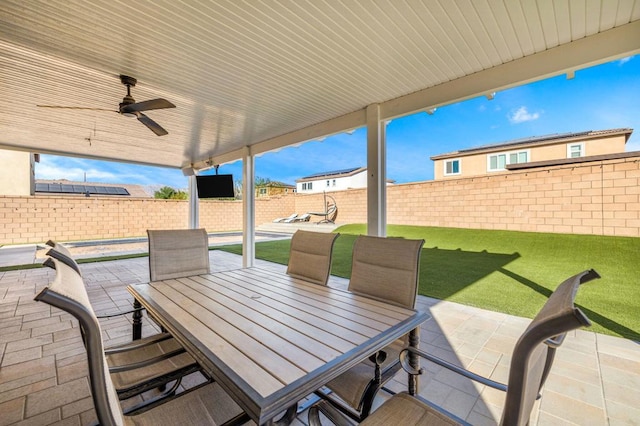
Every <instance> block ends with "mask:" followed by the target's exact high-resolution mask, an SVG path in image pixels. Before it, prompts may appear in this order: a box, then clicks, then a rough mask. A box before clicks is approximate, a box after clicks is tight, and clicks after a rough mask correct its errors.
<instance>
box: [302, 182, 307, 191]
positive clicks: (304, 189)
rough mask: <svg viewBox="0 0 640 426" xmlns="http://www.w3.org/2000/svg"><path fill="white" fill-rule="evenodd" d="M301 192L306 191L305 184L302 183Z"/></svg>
mask: <svg viewBox="0 0 640 426" xmlns="http://www.w3.org/2000/svg"><path fill="white" fill-rule="evenodd" d="M302 190H303V191H306V190H307V184H306V183H303V184H302Z"/></svg>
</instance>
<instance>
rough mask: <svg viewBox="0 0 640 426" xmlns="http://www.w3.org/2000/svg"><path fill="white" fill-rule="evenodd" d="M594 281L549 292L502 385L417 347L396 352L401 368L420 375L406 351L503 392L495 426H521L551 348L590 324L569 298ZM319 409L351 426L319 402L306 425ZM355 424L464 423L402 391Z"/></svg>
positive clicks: (313, 422)
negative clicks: (502, 402) (573, 332)
mask: <svg viewBox="0 0 640 426" xmlns="http://www.w3.org/2000/svg"><path fill="white" fill-rule="evenodd" d="M595 278H600V275H598V273H597V272H596V271H594V270H593V269H590V270H587V271H584V272H581V273H579V274H576V275H574V276H572V277H570V278H568V279H567V280H565V281H564V282H563V283H562V284H560V285H559V286H558V288H557V289H556V290H555V291H554V292H553V293H552V294H551V296H550V297H549V299H548V300H547V302H546V303H545V305H544V306H543V307H542V309H541V310H540V312H538V315H536V317H535V318H534V319H533V320H532V321H531V323H530V324H529V326H528V327H527V329H526V330H525V331H524V333H523V334H522V335H521V336H520V338H519V339H518V342H517V343H516V345H515V347H514V350H513V354H512V357H511V366H510V368H509V379H508V385H507V386H505V385H504V384H502V383H498V382H495V381H493V380H490V379H487V378H485V377H482V376H479V375H477V374H475V373H472V372H471V371H468V370H465V369H463V368H461V367H458V366H456V365H453V364H451V363H448V362H446V361H444V360H441V359H439V358H436V357H434V356H433V355H430V354H428V353H426V352H424V351H421V350H419V349H413V348H406V349H404V350H403V351H402V352H401V354H400V358H401V360H402V366H403V368H404V369H405V370H406V371H408V372H409V373H410V374H414V375H417V374H421V373H422V370H419V371H416V370H415V369H413V368H412V367H411V366H410V365H409V363H408V362H407V356H408V354H409V352H413V353H414V354H416V355H419V356H421V357H423V358H425V359H427V360H429V361H432V362H435V363H437V364H439V365H441V366H443V367H445V368H447V369H449V370H452V371H455V372H456V373H459V374H461V375H463V376H465V377H467V378H469V379H471V380H475V381H478V382H479V383H481V384H483V385H486V386H489V387H492V388H495V389H498V390H502V391H506V397H505V404H504V409H503V411H502V419H501V421H500V425H503V426H515V425H517V426H524V425H527V424H528V423H529V418H530V416H531V410H532V409H533V405H534V403H535V400H536V399H537V398H538V397H539V395H540V391H541V390H542V386H543V385H544V382H545V380H546V379H547V376H548V374H549V371H550V370H551V365H552V363H553V359H554V356H555V352H556V349H557V348H558V347H559V346H560V345H561V344H562V342H563V341H564V338H565V336H566V333H567V332H569V331H572V330H575V329H578V328H580V327H588V326H590V325H591V322H590V321H589V319H588V318H587V317H586V315H585V314H584V313H583V312H582V311H581V310H580V309H579V308H576V307H575V305H574V300H575V296H576V293H577V291H578V288H579V286H580V285H581V284H584V283H586V282H588V281H591V280H593V279H595ZM319 411H321V412H322V413H323V414H325V415H326V416H327V418H329V419H330V420H332V421H333V423H335V424H337V425H350V424H351V423H350V422H348V421H347V419H346V418H344V417H342V415H341V414H340V413H339V412H337V411H336V410H335V409H334V408H333V407H332V406H330V405H328V404H326V403H325V402H324V401H321V402H320V403H319V404H317V405H314V406H313V407H311V409H310V410H309V425H310V426H319V425H320V416H319ZM361 424H362V425H363V426H379V425H390V424H398V425H399V424H402V425H427V424H429V425H460V424H462V425H465V424H468V423H466V422H465V421H464V420H463V419H461V418H459V417H457V416H455V415H454V414H452V413H450V412H448V411H446V410H444V409H443V408H441V407H438V406H436V405H435V404H433V403H431V402H429V401H427V400H426V399H424V398H422V397H420V396H419V395H418V396H411V395H409V394H408V393H406V392H401V393H398V394H396V395H394V396H392V397H391V398H390V399H389V400H387V401H386V402H384V403H383V404H382V405H381V406H380V407H379V408H378V409H377V410H376V411H374V412H373V413H372V414H371V415H370V416H369V417H367V419H366V420H365V421H364V422H362V423H361Z"/></svg>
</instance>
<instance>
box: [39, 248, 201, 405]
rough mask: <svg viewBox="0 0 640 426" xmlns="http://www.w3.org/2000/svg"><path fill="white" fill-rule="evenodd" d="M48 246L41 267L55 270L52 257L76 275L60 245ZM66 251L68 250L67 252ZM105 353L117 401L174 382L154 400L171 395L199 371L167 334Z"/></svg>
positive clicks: (110, 349)
mask: <svg viewBox="0 0 640 426" xmlns="http://www.w3.org/2000/svg"><path fill="white" fill-rule="evenodd" d="M48 245H51V246H52V247H55V248H51V249H50V250H49V251H47V253H46V254H47V255H48V256H51V258H48V259H47V260H45V262H44V263H43V264H44V265H45V266H48V267H50V268H53V269H56V263H55V262H54V261H53V260H52V258H53V259H56V260H57V261H59V262H60V263H63V264H65V265H66V266H68V267H70V268H71V269H73V270H74V271H75V272H76V273H78V275H80V274H79V272H78V265H77V264H76V262H75V260H74V259H73V258H72V257H69V256H65V255H62V254H60V252H58V251H57V250H58V249H60V248H61V247H63V246H62V245H61V244H48ZM67 253H69V252H68V251H67ZM69 254H70V253H69ZM134 311H136V309H133V310H130V311H125V312H122V311H120V312H118V313H113V314H106V315H100V316H98V315H96V318H98V319H103V318H112V317H115V316H120V315H125V314H129V313H132V312H134ZM83 338H84V335H83ZM85 343H86V342H85ZM105 355H106V358H107V363H108V365H109V371H110V373H111V374H112V380H113V383H114V385H115V387H116V390H117V393H118V397H119V398H120V399H121V400H123V399H127V398H130V397H132V396H135V395H139V394H140V393H143V392H146V391H148V390H150V389H154V388H156V387H160V388H162V389H163V390H164V385H166V384H167V383H170V382H174V381H175V383H174V385H173V386H172V388H170V389H169V390H165V391H164V393H163V394H161V395H159V396H158V397H157V399H160V398H164V397H168V396H171V395H172V394H173V393H175V390H176V389H177V388H178V386H180V383H181V379H182V377H184V376H186V375H187V374H191V373H194V372H196V371H199V370H200V367H199V365H198V364H197V363H196V361H195V360H194V359H193V357H191V356H190V355H189V354H187V353H186V351H185V349H184V348H183V347H182V346H181V345H180V344H179V343H178V342H177V341H176V340H175V339H174V338H173V337H172V336H171V335H170V334H169V333H158V334H155V335H152V336H149V337H146V338H144V339H140V340H134V341H132V342H129V343H124V344H121V345H117V346H112V347H110V348H109V349H106V350H105ZM137 407H138V406H137Z"/></svg>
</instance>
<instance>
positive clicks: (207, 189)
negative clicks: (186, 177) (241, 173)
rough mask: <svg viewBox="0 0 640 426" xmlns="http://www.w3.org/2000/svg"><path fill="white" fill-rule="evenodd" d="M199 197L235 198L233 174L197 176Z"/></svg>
mask: <svg viewBox="0 0 640 426" xmlns="http://www.w3.org/2000/svg"><path fill="white" fill-rule="evenodd" d="M196 184H197V186H198V198H234V197H235V193H234V191H233V175H203V176H196Z"/></svg>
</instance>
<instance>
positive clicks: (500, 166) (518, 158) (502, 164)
mask: <svg viewBox="0 0 640 426" xmlns="http://www.w3.org/2000/svg"><path fill="white" fill-rule="evenodd" d="M528 161H529V151H528V150H527V151H515V152H505V153H501V154H493V155H488V156H487V171H489V172H497V171H503V170H506V168H507V165H508V164H518V163H526V162H528Z"/></svg>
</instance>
